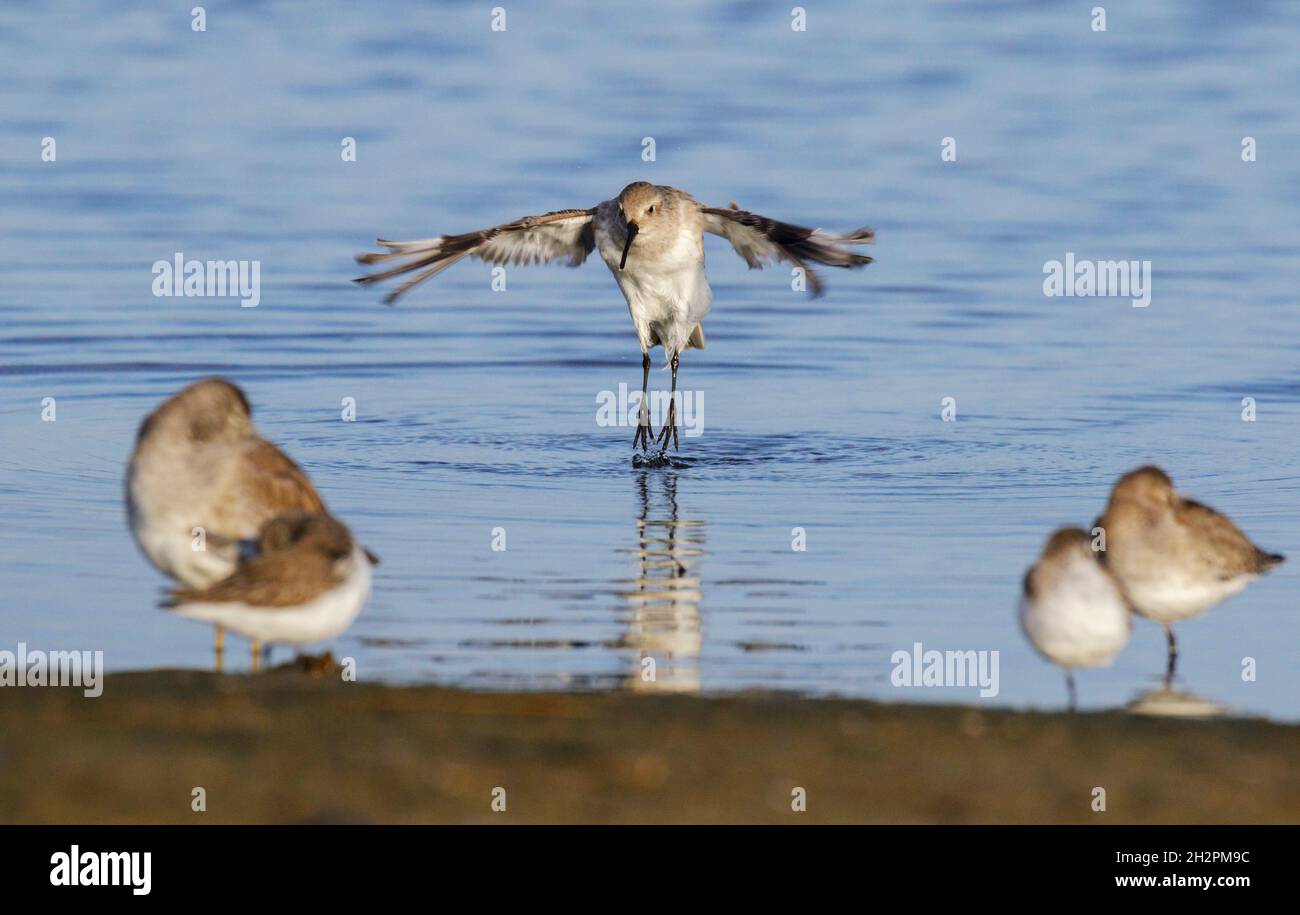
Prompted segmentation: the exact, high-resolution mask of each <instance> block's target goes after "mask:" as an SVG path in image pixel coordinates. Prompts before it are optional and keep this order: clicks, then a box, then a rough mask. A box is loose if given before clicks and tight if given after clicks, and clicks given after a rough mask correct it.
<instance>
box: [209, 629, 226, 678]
mask: <svg viewBox="0 0 1300 915" xmlns="http://www.w3.org/2000/svg"><path fill="white" fill-rule="evenodd" d="M214 631H215V635H214V637H213V646H212V647H213V648H214V649H215V650H216V654H217V665H216V670H217V673H221V672H222V670H224V669H225V666H226V630H225V629H222V628H221V626H220V625H218V626H217V627H216V629H215V630H214Z"/></svg>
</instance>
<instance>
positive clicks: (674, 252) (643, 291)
mask: <svg viewBox="0 0 1300 915" xmlns="http://www.w3.org/2000/svg"><path fill="white" fill-rule="evenodd" d="M602 236H603V233H602ZM597 241H598V244H599V246H600V255H601V258H602V259H603V260H604V261H605V264H606V265H607V266H608V267H609V269H610V272H611V273H613V274H614V281H615V282H616V283H618V288H619V289H620V290H621V291H622V293H623V297H624V298H625V299H627V307H628V311H629V312H630V313H631V315H632V324H633V325H634V326H635V327H636V333H637V338H638V339H639V340H640V343H641V348H642V349H643V350H649V349H650V348H651V347H653V346H660V345H662V346H663V348H664V353H665V356H667V355H668V354H670V353H680V352H681V351H682V350H684V349H686V346H687V344H688V342H689V341H690V337H691V333H692V332H693V331H694V330H695V327H696V325H697V324H699V323H700V321H701V319H703V318H704V316H705V315H707V314H708V313H709V308H710V307H711V306H712V304H713V292H712V290H711V289H709V280H708V277H707V276H706V275H705V273H704V242H703V239H702V238H701V237H700V236H698V235H695V234H683V235H681V236H680V237H679V239H677V240H676V241H675V242H674V243H673V244H672V245H671V246H664V245H662V244H656V240H655V239H652V238H648V237H646V235H645V233H643V234H642V235H639V236H637V239H636V240H635V241H634V242H633V244H632V249H631V251H630V252H629V254H628V259H627V265H626V267H625V268H624V269H622V270H620V269H619V266H618V264H619V260H620V258H621V257H622V253H623V251H622V248H621V247H620V246H619V245H618V244H616V243H615V242H614V241H613V239H611V238H609V237H608V236H603V237H600V236H598V239H597Z"/></svg>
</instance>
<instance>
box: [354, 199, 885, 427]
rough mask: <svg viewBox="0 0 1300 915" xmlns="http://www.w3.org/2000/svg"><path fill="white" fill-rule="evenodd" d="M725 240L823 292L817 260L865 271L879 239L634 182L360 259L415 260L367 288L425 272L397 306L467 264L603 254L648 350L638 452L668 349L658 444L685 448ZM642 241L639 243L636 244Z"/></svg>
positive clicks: (573, 259)
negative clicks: (687, 379) (680, 407)
mask: <svg viewBox="0 0 1300 915" xmlns="http://www.w3.org/2000/svg"><path fill="white" fill-rule="evenodd" d="M705 232H710V233H712V234H714V235H721V236H722V237H723V238H725V239H727V241H729V242H731V246H732V247H733V248H734V249H735V250H736V253H737V254H739V255H740V256H741V257H743V258H744V259H745V262H746V263H747V264H749V266H750V267H751V268H753V267H761V266H763V265H764V264H765V263H773V262H776V261H786V262H788V263H790V264H793V265H794V266H795V267H797V268H800V269H802V270H803V271H804V274H805V282H806V283H807V288H808V290H809V292H810V293H811V294H812V295H814V296H816V295H819V294H820V293H821V291H822V284H821V280H820V279H819V278H818V276H817V274H816V273H815V272H814V271H813V270H812V269H811V268H810V267H809V266H808V263H809V262H815V263H818V264H827V265H829V266H832V267H862V266H865V265H866V264H869V263H871V258H869V257H867V256H866V255H863V254H857V253H856V252H854V251H853V250H852V249H851V248H850V246H851V245H862V244H868V243H870V242H872V241H874V240H875V233H874V232H872V230H871V229H865V228H864V229H858V230H857V231H856V232H850V233H848V234H847V235H836V234H834V233H832V232H826V231H823V230H821V229H805V228H803V227H802V226H794V225H790V224H789V223H784V222H777V221H776V220H775V219H769V218H767V217H766V216H759V215H756V214H754V213H747V212H745V211H744V210H741V209H737V208H736V205H735V203H732V204H731V206H730V208H728V209H714V208H713V207H706V206H703V205H702V204H701V203H700V202H699V201H697V200H696V199H695V198H694V197H692V196H691V195H690V194H687V193H686V192H685V191H679V190H677V188H674V187H667V186H665V185H654V184H648V183H647V182H645V181H635V182H633V183H632V184H629V185H628V186H627V187H625V188H623V190H622V192H621V193H620V194H619V195H618V196H617V197H616V198H614V199H613V200H606V201H605V202H604V203H599V204H597V205H596V206H594V207H592V208H591V209H589V210H557V211H555V212H552V213H546V214H544V215H542V216H525V217H523V218H522V219H516V220H515V221H514V222H508V223H505V224H504V225H499V226H496V227H494V228H491V229H483V230H481V231H478V232H467V233H465V234H464V235H440V236H438V237H437V238H425V239H420V240H417V241H385V240H384V239H382V238H381V239H379V241H378V244H380V245H382V246H383V247H385V248H388V249H389V250H388V251H386V252H383V253H377V254H362V255H359V256H358V257H357V260H358V261H360V262H361V263H363V264H376V263H380V262H383V261H388V260H393V259H402V258H406V259H408V260H407V261H406V263H403V264H400V265H399V266H396V267H393V268H391V269H388V270H384V271H382V272H380V273H374V274H371V275H370V276H363V277H359V278H358V279H357V282H358V283H362V284H368V283H377V282H379V281H380V280H386V279H389V278H390V277H394V276H399V275H401V274H404V273H411V272H413V271H418V272H416V273H415V275H414V276H412V277H411V278H410V279H408V280H406V281H405V282H404V283H402V284H401V285H400V286H398V287H397V288H396V289H395V290H393V292H392V293H391V294H390V295H389V296H388V297H387V298H386V299H385V301H386V302H388V303H390V304H391V303H392V302H394V301H396V300H397V299H398V297H400V296H401V295H402V294H403V293H405V292H406V291H408V290H409V289H410V288H411V287H413V286H415V285H416V284H418V283H421V282H423V281H424V280H427V279H429V277H432V276H436V275H437V274H439V273H441V272H442V271H443V270H445V269H446V268H447V267H450V266H451V265H452V264H454V263H456V261H458V260H460V259H461V258H464V257H476V258H479V259H480V260H484V261H487V262H489V263H493V264H534V263H539V262H547V261H552V260H557V259H560V258H567V259H568V264H569V266H570V267H577V266H578V265H579V264H581V263H583V261H585V260H586V259H587V255H589V254H590V253H591V252H592V250H593V249H594V248H599V249H600V256H601V258H602V259H603V260H604V261H605V264H606V265H607V266H608V267H609V269H610V271H611V272H612V273H613V274H614V279H615V281H616V282H617V283H618V288H619V289H621V290H622V292H623V296H624V298H626V299H627V307H628V311H630V312H631V314H632V324H633V325H634V326H635V327H636V335H637V340H638V341H639V342H640V344H641V410H640V418H639V420H638V424H637V430H636V434H635V435H634V436H633V438H632V447H633V448H635V447H637V445H640V446H641V448H642V450H646V449H648V448H649V444H650V439H651V437H652V436H651V430H650V420H649V409H648V406H647V402H646V388H647V385H648V383H649V378H650V350H651V349H652V348H653V347H655V346H662V347H663V348H664V358H665V361H666V362H667V363H668V364H669V365H670V366H671V367H672V372H673V396H672V397H671V399H670V400H669V406H668V417H667V419H666V421H665V423H664V427H663V430H662V432H661V433H660V435H659V436H658V438H657V443H658V444H659V445H660V447H661V448H663V449H664V450H667V448H668V444H669V440H670V437H671V442H672V445H673V447H674V448H675V447H677V425H676V422H677V409H676V399H677V398H676V392H677V362H678V357H679V356H680V355H681V352H682V350H685V349H690V348H691V347H695V348H696V349H704V328H703V327H702V326H701V324H700V322H701V320H702V319H703V318H704V316H705V315H706V314H708V313H709V306H710V304H711V302H712V300H713V294H712V292H711V291H710V290H709V281H708V278H707V277H706V276H705V275H704V233H705ZM633 241H635V242H636V244H635V246H634V245H633Z"/></svg>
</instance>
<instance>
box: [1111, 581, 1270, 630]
mask: <svg viewBox="0 0 1300 915" xmlns="http://www.w3.org/2000/svg"><path fill="white" fill-rule="evenodd" d="M1257 577H1258V576H1256V575H1239V576H1237V577H1236V578H1230V579H1228V580H1227V581H1197V582H1188V581H1181V580H1178V579H1174V578H1166V579H1157V580H1153V581H1144V582H1128V583H1127V584H1126V588H1127V589H1128V594H1129V598H1130V599H1131V600H1132V601H1133V607H1134V609H1136V610H1137V612H1138V613H1140V614H1142V615H1143V616H1145V617H1146V618H1147V619H1150V620H1155V621H1156V622H1158V623H1176V622H1178V621H1179V620H1190V619H1194V618H1195V617H1198V616H1200V615H1201V614H1203V613H1205V612H1206V611H1207V610H1209V609H1210V608H1211V607H1214V606H1216V605H1218V604H1221V603H1222V602H1223V601H1225V600H1227V599H1228V598H1229V597H1232V596H1233V595H1234V594H1239V593H1241V591H1242V590H1243V589H1244V588H1245V587H1246V585H1248V584H1250V583H1251V582H1252V581H1254V580H1255V579H1256V578H1257Z"/></svg>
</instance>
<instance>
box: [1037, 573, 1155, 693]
mask: <svg viewBox="0 0 1300 915" xmlns="http://www.w3.org/2000/svg"><path fill="white" fill-rule="evenodd" d="M1020 623H1021V626H1022V627H1023V628H1024V630H1025V635H1026V637H1028V639H1029V641H1030V643H1032V644H1033V646H1034V647H1035V648H1037V649H1038V651H1039V652H1041V653H1042V654H1043V655H1044V656H1045V657H1046V658H1048V659H1049V660H1051V661H1054V662H1056V663H1057V664H1060V665H1061V666H1062V667H1070V668H1073V667H1102V666H1104V665H1107V664H1109V663H1110V662H1111V661H1113V660H1114V659H1115V656H1116V655H1118V654H1119V653H1120V651H1122V650H1123V648H1124V646H1125V645H1127V644H1128V639H1129V633H1130V631H1131V623H1130V620H1129V613H1128V608H1127V607H1126V606H1125V604H1124V599H1123V597H1122V596H1121V595H1120V592H1119V590H1118V588H1117V587H1116V586H1115V584H1114V582H1113V581H1112V580H1111V579H1109V578H1107V577H1106V576H1105V574H1104V573H1103V572H1102V571H1101V570H1100V569H1096V568H1093V569H1087V568H1085V569H1083V570H1082V571H1080V572H1078V573H1076V574H1072V575H1071V576H1070V577H1069V579H1068V580H1067V581H1064V582H1062V583H1061V584H1060V586H1058V587H1056V588H1054V589H1052V590H1051V591H1049V592H1047V593H1045V594H1041V595H1039V596H1038V599H1037V600H1035V601H1032V602H1030V601H1028V600H1023V601H1021V605H1020Z"/></svg>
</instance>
